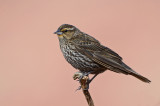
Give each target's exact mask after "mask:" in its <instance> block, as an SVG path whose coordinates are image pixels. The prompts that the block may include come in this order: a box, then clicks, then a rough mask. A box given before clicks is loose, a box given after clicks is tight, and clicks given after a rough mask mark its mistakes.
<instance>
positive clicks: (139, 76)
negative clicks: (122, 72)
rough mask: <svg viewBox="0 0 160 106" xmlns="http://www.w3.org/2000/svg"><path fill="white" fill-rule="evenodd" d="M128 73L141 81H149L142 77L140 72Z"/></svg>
mask: <svg viewBox="0 0 160 106" xmlns="http://www.w3.org/2000/svg"><path fill="white" fill-rule="evenodd" d="M130 75H132V76H134V77H136V78H138V79H139V80H141V81H143V82H146V83H150V82H151V81H150V80H149V79H148V78H146V77H143V76H142V75H140V74H137V73H130Z"/></svg>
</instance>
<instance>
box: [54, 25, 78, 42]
mask: <svg viewBox="0 0 160 106" xmlns="http://www.w3.org/2000/svg"><path fill="white" fill-rule="evenodd" d="M76 31H78V29H77V28H76V27H75V26H73V25H69V24H63V25H61V26H60V27H59V28H58V30H57V31H56V32H54V34H57V35H58V37H59V38H66V39H71V38H72V37H74V35H75V32H76Z"/></svg>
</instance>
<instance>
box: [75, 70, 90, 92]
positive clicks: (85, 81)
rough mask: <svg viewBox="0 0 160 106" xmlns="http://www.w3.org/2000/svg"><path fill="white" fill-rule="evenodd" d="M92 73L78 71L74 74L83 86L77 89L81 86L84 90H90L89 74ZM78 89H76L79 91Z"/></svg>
mask: <svg viewBox="0 0 160 106" xmlns="http://www.w3.org/2000/svg"><path fill="white" fill-rule="evenodd" d="M89 74H90V73H82V72H76V73H75V74H74V75H73V79H74V80H77V79H78V81H79V82H80V84H81V86H80V87H79V88H78V89H77V90H80V89H81V88H82V89H83V90H88V89H89V82H90V81H89V77H88V75H89ZM77 90H76V91H77Z"/></svg>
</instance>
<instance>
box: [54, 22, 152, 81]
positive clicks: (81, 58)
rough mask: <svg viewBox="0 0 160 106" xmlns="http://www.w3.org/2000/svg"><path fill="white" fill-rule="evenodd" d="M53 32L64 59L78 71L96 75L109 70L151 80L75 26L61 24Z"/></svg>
mask: <svg viewBox="0 0 160 106" xmlns="http://www.w3.org/2000/svg"><path fill="white" fill-rule="evenodd" d="M55 34H57V35H58V38H59V43H60V48H61V51H62V53H63V55H64V57H65V59H66V60H67V61H68V63H70V64H71V65H72V66H73V67H74V68H76V69H78V70H79V71H81V72H83V73H86V72H88V73H90V74H96V75H98V74H99V73H102V72H104V71H105V70H111V71H114V72H117V73H123V74H126V75H132V76H134V77H136V78H138V79H140V80H141V81H143V82H147V83H149V82H151V81H150V80H149V79H147V78H145V77H143V76H142V75H140V74H138V73H137V72H135V71H134V70H132V69H131V68H130V67H129V66H127V65H126V64H125V63H124V62H123V61H122V57H120V56H119V55H118V54H117V53H116V52H114V51H112V50H111V49H109V48H107V47H105V46H103V45H101V44H100V42H99V41H98V40H96V39H95V38H93V37H92V36H90V35H88V34H86V33H84V32H81V31H80V30H79V29H78V28H76V27H75V26H73V25H69V24H63V25H61V26H60V27H59V28H58V30H57V31H56V32H55Z"/></svg>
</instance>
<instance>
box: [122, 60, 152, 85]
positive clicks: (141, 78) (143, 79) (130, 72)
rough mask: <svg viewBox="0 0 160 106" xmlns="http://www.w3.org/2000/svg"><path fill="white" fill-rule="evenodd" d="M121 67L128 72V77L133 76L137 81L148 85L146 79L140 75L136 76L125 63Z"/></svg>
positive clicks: (148, 81)
mask: <svg viewBox="0 0 160 106" xmlns="http://www.w3.org/2000/svg"><path fill="white" fill-rule="evenodd" d="M122 65H123V67H124V68H125V69H126V70H127V71H128V74H129V75H132V76H134V77H136V78H138V79H139V80H141V81H143V82H146V83H150V82H151V81H150V80H149V79H148V78H146V77H143V76H142V75H140V74H138V73H137V72H135V71H134V70H133V69H131V68H130V67H129V66H127V65H126V64H125V63H123V64H122Z"/></svg>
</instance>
